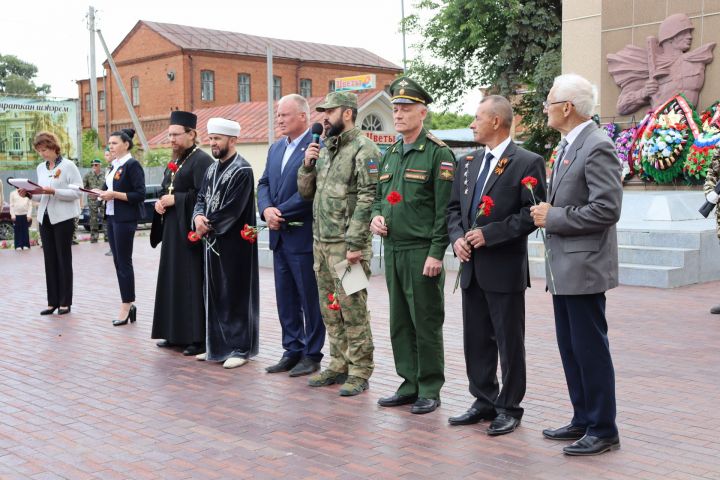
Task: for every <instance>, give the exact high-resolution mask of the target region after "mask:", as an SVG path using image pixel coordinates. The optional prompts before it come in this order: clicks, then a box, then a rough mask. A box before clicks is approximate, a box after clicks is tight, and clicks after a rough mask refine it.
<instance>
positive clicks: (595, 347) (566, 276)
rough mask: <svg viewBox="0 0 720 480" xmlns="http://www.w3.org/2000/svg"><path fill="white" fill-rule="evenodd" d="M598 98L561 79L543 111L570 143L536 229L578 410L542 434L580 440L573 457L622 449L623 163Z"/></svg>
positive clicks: (580, 82)
mask: <svg viewBox="0 0 720 480" xmlns="http://www.w3.org/2000/svg"><path fill="white" fill-rule="evenodd" d="M596 101H597V89H596V88H595V87H594V86H593V85H592V84H591V83H590V82H588V81H587V80H586V79H584V78H582V77H580V76H579V75H574V74H569V75H561V76H559V77H557V78H556V79H555V82H554V84H553V87H552V89H551V90H550V93H549V94H548V97H547V101H546V102H545V103H544V104H543V106H544V108H545V111H546V113H547V116H548V126H550V127H551V128H553V129H555V130H557V131H559V132H560V133H561V134H562V135H563V139H562V140H561V142H560V145H559V147H558V153H557V156H556V160H555V164H554V165H553V172H552V176H551V177H550V185H549V193H548V199H549V200H548V203H546V202H542V203H540V204H539V205H538V206H535V207H532V208H531V216H532V217H533V220H534V222H535V225H537V226H538V227H545V230H546V233H547V248H548V249H549V255H548V257H549V260H548V265H547V266H546V268H550V269H552V274H553V275H554V285H553V282H550V288H551V289H554V291H552V292H551V293H552V294H553V308H554V310H555V330H556V335H557V342H558V347H559V349H560V357H561V359H562V364H563V369H564V370H565V379H566V381H567V385H568V391H569V394H570V401H571V403H572V406H573V411H574V412H573V418H572V420H571V421H570V424H568V425H566V426H564V427H560V428H557V429H547V430H544V431H543V435H544V436H545V437H547V438H550V439H553V440H576V441H575V442H574V443H573V444H571V445H569V446H567V447H565V448H564V449H563V452H564V453H565V454H567V455H598V454H601V453H604V452H607V451H609V450H616V449H618V448H620V438H619V436H618V430H617V425H616V424H615V371H614V369H613V363H612V358H611V357H610V346H609V343H608V336H607V332H608V326H607V321H606V319H605V292H606V291H607V290H609V289H611V288H613V287H616V286H617V284H618V247H617V233H616V231H615V224H616V223H617V221H618V219H619V218H620V207H621V204H622V183H621V181H620V171H621V166H620V160H619V159H618V157H617V155H616V154H615V149H614V147H613V144H612V142H611V141H610V140H609V139H608V137H607V135H605V134H604V133H603V132H602V131H601V130H600V129H599V128H598V126H597V125H596V124H595V123H594V122H593V121H592V120H591V119H590V116H591V115H592V112H593V108H594V106H595V104H596ZM548 278H549V272H548Z"/></svg>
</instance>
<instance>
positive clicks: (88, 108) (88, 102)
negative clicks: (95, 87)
mask: <svg viewBox="0 0 720 480" xmlns="http://www.w3.org/2000/svg"><path fill="white" fill-rule="evenodd" d="M85 111H86V112H89V111H90V94H89V93H86V94H85Z"/></svg>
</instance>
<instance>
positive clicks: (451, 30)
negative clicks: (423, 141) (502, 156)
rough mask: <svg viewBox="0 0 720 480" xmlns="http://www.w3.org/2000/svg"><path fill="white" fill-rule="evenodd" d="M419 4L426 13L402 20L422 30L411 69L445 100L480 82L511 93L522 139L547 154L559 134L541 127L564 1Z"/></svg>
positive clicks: (438, 0) (437, 0) (439, 0)
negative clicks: (524, 129) (520, 118)
mask: <svg viewBox="0 0 720 480" xmlns="http://www.w3.org/2000/svg"><path fill="white" fill-rule="evenodd" d="M417 6H418V8H419V9H420V11H421V12H425V13H427V14H430V15H431V18H430V20H429V21H427V22H424V21H423V20H422V19H421V15H413V16H410V17H407V18H406V19H405V22H406V26H407V27H408V29H409V30H411V31H415V32H418V33H420V34H421V35H422V36H423V43H422V44H420V45H416V48H417V49H418V51H419V52H420V54H419V55H418V57H417V58H415V59H414V60H412V61H411V63H410V69H409V70H410V71H409V73H410V75H412V76H414V77H417V78H418V80H420V82H421V83H422V84H423V85H424V86H425V87H426V89H427V90H428V91H429V92H430V93H431V94H432V95H434V96H435V97H436V98H438V99H439V100H440V101H441V102H442V103H444V104H446V105H447V104H450V103H453V102H456V101H457V100H459V99H460V98H462V97H463V96H464V94H465V93H467V92H468V91H469V90H473V89H479V88H481V87H487V88H488V90H489V92H490V93H497V94H500V95H504V96H506V97H508V98H509V99H511V101H513V104H514V106H515V110H516V113H518V114H520V115H522V116H523V123H524V125H525V126H526V127H527V133H528V136H527V138H526V139H525V144H526V146H527V147H528V148H530V149H531V150H533V151H536V152H538V153H540V154H542V155H546V156H547V155H548V154H549V150H550V146H551V145H552V144H554V142H555V141H556V140H557V134H556V133H555V132H553V131H551V130H549V129H547V128H546V127H545V115H544V114H543V112H542V101H543V100H545V97H546V96H547V93H548V92H549V91H550V87H552V81H553V79H554V78H555V76H557V75H559V74H560V60H561V57H560V47H561V19H562V10H561V9H562V2H561V0H421V1H420V2H419V3H418V5H417ZM431 59H437V60H436V61H433V60H431ZM519 93H521V95H518V94H519Z"/></svg>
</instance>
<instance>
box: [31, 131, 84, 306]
mask: <svg viewBox="0 0 720 480" xmlns="http://www.w3.org/2000/svg"><path fill="white" fill-rule="evenodd" d="M33 147H34V148H35V151H37V153H38V154H39V155H40V157H42V158H43V160H44V161H43V162H41V163H40V164H39V165H38V166H37V180H38V181H37V183H38V185H40V187H41V189H40V190H36V191H34V192H32V194H31V193H30V192H26V191H25V190H22V189H21V190H18V193H19V194H20V196H28V197H32V196H36V195H39V196H40V205H39V206H38V211H37V218H38V222H39V223H40V239H41V240H42V244H43V256H44V257H45V282H46V284H47V298H48V308H47V309H46V310H43V311H41V312H40V315H51V314H53V313H55V310H57V311H58V314H59V315H63V314H66V313H69V312H70V306H71V305H72V294H73V269H72V250H71V246H72V237H73V230H74V227H75V226H74V220H75V217H78V216H79V215H80V191H79V190H78V189H77V188H75V189H72V188H68V185H82V178H81V177H80V171H79V170H78V169H77V167H76V166H75V164H74V163H73V162H71V161H70V160H66V159H64V158H62V156H60V142H59V140H58V138H57V137H56V136H55V135H54V134H52V133H50V132H40V133H38V134H37V135H35V140H34V141H33Z"/></svg>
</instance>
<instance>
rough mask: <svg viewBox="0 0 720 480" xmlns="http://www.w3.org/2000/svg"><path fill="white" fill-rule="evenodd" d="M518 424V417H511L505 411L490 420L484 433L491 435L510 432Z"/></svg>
mask: <svg viewBox="0 0 720 480" xmlns="http://www.w3.org/2000/svg"><path fill="white" fill-rule="evenodd" d="M518 425H520V419H519V418H515V417H511V416H510V415H508V414H507V413H501V414H499V415H498V416H497V417H495V420H493V421H492V423H491V424H490V426H489V427H488V429H487V430H486V433H487V434H488V435H490V436H491V437H494V436H497V435H505V434H506V433H512V432H514V431H515V429H516V428H517V427H518Z"/></svg>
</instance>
